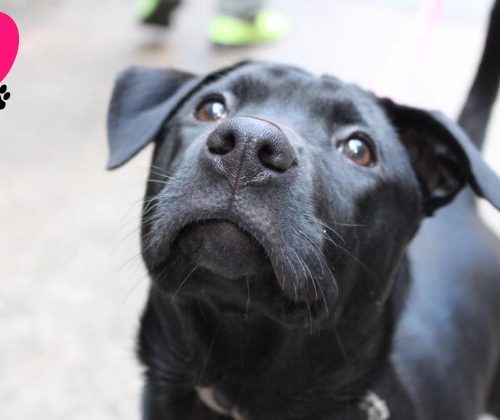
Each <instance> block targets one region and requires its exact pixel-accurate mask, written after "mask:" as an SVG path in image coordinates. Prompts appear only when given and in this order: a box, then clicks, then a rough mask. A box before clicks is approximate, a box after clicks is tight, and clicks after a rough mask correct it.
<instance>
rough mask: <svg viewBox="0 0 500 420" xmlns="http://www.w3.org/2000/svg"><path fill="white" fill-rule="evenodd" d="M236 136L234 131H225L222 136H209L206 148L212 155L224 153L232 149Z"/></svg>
mask: <svg viewBox="0 0 500 420" xmlns="http://www.w3.org/2000/svg"><path fill="white" fill-rule="evenodd" d="M235 145H236V137H235V135H234V133H231V132H229V133H226V134H225V135H222V136H211V137H210V139H209V140H208V144H207V146H208V150H209V151H210V153H213V154H214V155H225V154H227V153H229V152H230V151H231V150H233V149H234V146H235Z"/></svg>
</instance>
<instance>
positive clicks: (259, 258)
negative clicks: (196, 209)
mask: <svg viewBox="0 0 500 420" xmlns="http://www.w3.org/2000/svg"><path fill="white" fill-rule="evenodd" d="M177 245H178V247H179V250H180V252H181V253H182V254H183V255H184V256H185V257H186V258H188V259H189V260H190V261H191V262H192V263H193V265H195V266H197V267H200V268H202V269H205V270H207V271H209V272H211V273H213V274H214V275H216V276H220V277H222V278H225V279H228V280H231V279H237V278H248V277H259V276H265V275H268V274H270V272H271V274H272V268H271V264H270V262H269V259H268V258H267V255H266V252H265V250H264V248H263V247H262V246H261V245H260V244H259V243H258V242H257V241H256V240H255V239H254V238H253V237H252V236H251V235H250V234H249V233H248V232H246V231H244V230H242V229H240V228H239V227H237V226H236V225H234V224H233V223H231V222H228V221H223V220H214V221H207V222H203V223H197V224H190V225H188V226H186V227H185V228H184V229H182V231H181V232H180V233H179V236H178V238H177Z"/></svg>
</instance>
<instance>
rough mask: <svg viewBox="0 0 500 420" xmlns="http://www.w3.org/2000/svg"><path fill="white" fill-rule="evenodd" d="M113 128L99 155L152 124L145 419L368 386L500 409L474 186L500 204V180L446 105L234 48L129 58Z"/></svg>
mask: <svg viewBox="0 0 500 420" xmlns="http://www.w3.org/2000/svg"><path fill="white" fill-rule="evenodd" d="M497 9H498V7H497ZM496 88H498V83H497V86H496ZM492 101H493V100H491V101H490V102H488V104H486V105H485V107H486V109H487V111H488V112H489V108H491V104H492ZM483 105H484V104H483ZM476 108H477V107H476ZM483 108H484V107H483ZM483 134H484V133H480V134H478V135H477V136H479V137H482V136H483ZM109 141H110V151H111V154H110V160H109V167H110V168H115V167H118V166H120V165H122V164H123V163H125V162H126V161H127V160H129V159H130V158H131V157H132V156H133V155H135V154H136V153H137V152H138V151H139V150H140V149H142V148H143V147H144V146H145V145H147V144H148V143H151V142H155V143H156V147H155V150H154V157H153V163H152V166H151V171H150V176H149V182H148V187H147V192H146V198H145V204H144V212H143V223H142V252H143V257H144V261H145V263H146V266H147V269H148V271H149V274H150V276H151V278H152V285H151V291H150V294H149V300H148V303H147V306H146V309H145V312H144V315H143V317H142V322H141V330H140V337H139V354H140V358H141V361H142V363H143V364H144V365H145V367H146V373H145V375H146V386H145V390H144V406H143V418H144V419H147V420H191V419H192V420H194V419H203V420H205V419H206V420H208V419H224V418H228V416H233V417H234V418H237V419H238V418H244V419H248V420H257V419H258V420H283V419H296V420H299V419H301V420H306V419H307V420H315V419H318V420H319V419H324V420H326V419H335V420H338V419H340V420H341V419H351V420H355V419H367V418H374V417H369V416H368V412H367V411H366V410H364V409H362V408H361V406H362V402H363V398H364V397H365V396H366V395H367V392H372V393H375V394H376V395H378V397H379V398H380V399H382V400H385V403H386V404H387V408H388V409H389V411H390V415H391V417H390V418H391V419H404V420H411V419H423V420H432V419H439V420H443V419H454V420H457V419H475V418H476V417H477V415H478V414H479V413H481V412H482V411H484V410H486V409H489V410H491V411H493V412H495V410H496V412H497V413H498V412H499V407H498V402H499V400H495V398H494V397H495V396H497V397H498V396H500V395H499V394H498V391H499V390H500V384H499V382H500V376H497V368H498V366H497V364H498V357H499V355H500V245H499V242H498V240H497V239H496V238H495V237H494V236H493V235H492V234H491V233H490V232H489V231H488V230H487V229H486V228H485V227H484V226H483V224H482V223H481V221H480V220H479V219H478V217H477V214H476V210H475V204H474V200H473V196H472V193H471V191H474V192H475V193H476V194H477V195H479V196H482V197H484V198H486V199H487V200H489V201H490V202H491V203H492V204H493V205H494V206H495V207H497V208H500V180H499V179H498V177H497V176H496V175H495V174H494V172H492V170H491V169H489V168H488V166H487V165H486V164H485V163H484V162H483V160H482V159H481V157H480V155H479V152H478V151H477V149H476V148H475V147H474V145H473V144H472V143H471V142H470V140H469V139H468V137H467V135H466V134H465V133H464V132H463V131H462V130H461V129H460V128H459V127H458V125H456V124H455V123H453V122H452V121H450V120H448V119H447V118H446V117H444V116H443V115H441V114H439V113H434V112H427V111H423V110H419V109H415V108H411V107H407V106H402V105H398V104H395V103H393V102H391V101H390V100H386V99H379V98H377V97H375V96H374V95H373V94H371V93H369V92H366V91H364V90H362V89H360V88H358V87H356V86H354V85H350V84H346V83H343V82H341V81H339V80H337V79H336V78H333V77H330V76H321V77H316V76H314V75H311V74H309V73H307V72H305V71H303V70H300V69H297V68H293V67H290V66H284V65H277V64H269V63H260V62H245V63H240V64H237V65H235V66H233V67H230V68H226V69H223V70H221V71H218V72H215V73H212V74H209V75H208V76H205V77H197V76H194V75H191V74H186V73H181V72H176V71H172V70H170V71H163V70H147V69H139V68H134V69H130V70H127V71H125V72H124V73H122V74H121V76H120V77H119V79H118V81H117V84H116V86H115V90H114V94H113V97H112V101H111V106H110V112H109ZM466 185H467V186H469V187H470V188H466V189H465V190H464V191H463V192H459V191H460V190H461V189H462V187H464V186H466ZM452 200H454V201H453V203H451V201H452ZM450 203H451V204H450ZM443 206H444V207H443ZM441 207H443V208H442V209H441ZM438 209H439V210H438ZM434 213H435V217H433V218H430V219H426V221H425V222H424V223H422V222H423V220H424V218H425V217H427V216H431V215H433V214H434ZM417 232H418V233H417ZM406 296H408V299H406ZM405 301H407V303H406V305H405ZM206 392H208V393H209V395H210V397H206V395H207V394H206ZM204 395H205V396H204ZM380 418H383V415H382V416H381V417H380Z"/></svg>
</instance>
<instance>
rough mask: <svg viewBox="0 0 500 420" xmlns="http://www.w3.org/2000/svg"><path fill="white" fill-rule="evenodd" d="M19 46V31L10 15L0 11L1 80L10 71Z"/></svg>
mask: <svg viewBox="0 0 500 420" xmlns="http://www.w3.org/2000/svg"><path fill="white" fill-rule="evenodd" d="M18 48H19V31H18V30H17V25H16V22H14V21H13V20H12V18H11V17H10V16H9V15H6V14H5V13H2V12H0V82H1V81H2V80H3V79H5V77H6V76H7V74H8V73H9V71H10V69H11V67H12V65H13V64H14V60H15V59H16V55H17V50H18Z"/></svg>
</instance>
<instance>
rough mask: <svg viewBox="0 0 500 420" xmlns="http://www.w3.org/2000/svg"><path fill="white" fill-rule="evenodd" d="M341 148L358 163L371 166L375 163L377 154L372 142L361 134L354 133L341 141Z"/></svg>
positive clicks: (343, 152)
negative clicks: (374, 151)
mask: <svg viewBox="0 0 500 420" xmlns="http://www.w3.org/2000/svg"><path fill="white" fill-rule="evenodd" d="M339 150H340V151H341V152H342V154H343V155H344V156H345V157H347V158H348V159H350V160H352V161H353V162H354V163H356V164H357V165H360V166H370V165H373V164H374V163H375V154H374V153H373V150H372V146H371V144H370V142H369V141H368V140H366V139H364V138H363V137H362V136H360V135H353V136H352V137H350V138H348V139H347V140H345V141H343V142H342V143H340V145H339Z"/></svg>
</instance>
